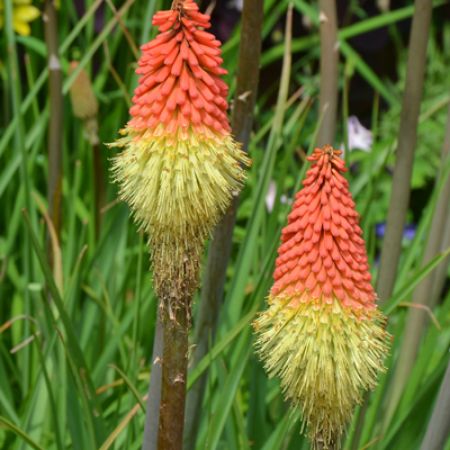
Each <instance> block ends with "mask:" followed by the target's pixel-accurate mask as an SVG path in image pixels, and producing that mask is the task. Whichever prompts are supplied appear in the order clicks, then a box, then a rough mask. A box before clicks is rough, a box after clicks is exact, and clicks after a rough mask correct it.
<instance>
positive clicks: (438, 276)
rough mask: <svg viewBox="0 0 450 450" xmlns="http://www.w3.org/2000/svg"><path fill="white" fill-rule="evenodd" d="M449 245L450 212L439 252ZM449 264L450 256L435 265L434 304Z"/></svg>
mask: <svg viewBox="0 0 450 450" xmlns="http://www.w3.org/2000/svg"><path fill="white" fill-rule="evenodd" d="M449 247H450V213H449V215H448V217H447V222H446V224H445V232H444V235H443V236H442V244H441V252H443V251H445V249H447V248H449ZM449 264H450V256H448V257H447V258H446V259H444V261H443V262H442V263H441V264H440V265H439V266H438V267H436V273H435V275H434V283H433V290H432V293H431V298H432V303H433V304H434V305H435V304H436V303H437V301H438V299H439V296H440V295H441V293H442V290H443V289H444V285H445V280H446V279H447V273H448V266H449Z"/></svg>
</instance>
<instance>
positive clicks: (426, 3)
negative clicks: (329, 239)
mask: <svg viewBox="0 0 450 450" xmlns="http://www.w3.org/2000/svg"><path fill="white" fill-rule="evenodd" d="M414 6H415V10H414V16H413V21H412V29H411V35H410V40H409V53H408V63H407V71H406V83H405V92H404V95H403V103H402V113H401V117H400V129H399V133H398V146H397V153H396V156H397V160H396V163H395V168H394V175H393V185H392V194H391V200H390V204H389V211H388V216H387V228H386V235H385V237H384V241H383V248H382V251H381V263H380V271H379V274H378V279H377V287H376V290H377V292H378V295H379V298H380V299H381V301H383V302H384V301H386V300H387V299H388V298H389V297H390V296H391V294H392V291H393V289H394V284H395V278H396V274H397V267H398V262H399V259H400V252H401V243H402V236H403V227H404V224H405V220H406V213H407V211H408V204H409V195H410V190H411V187H410V184H411V174H412V167H413V161H414V150H415V147H416V140H417V123H418V118H419V111H420V102H421V99H422V91H423V82H424V77H425V65H426V54H427V43H428V35H429V29H430V20H431V11H432V0H416V1H415V2H414Z"/></svg>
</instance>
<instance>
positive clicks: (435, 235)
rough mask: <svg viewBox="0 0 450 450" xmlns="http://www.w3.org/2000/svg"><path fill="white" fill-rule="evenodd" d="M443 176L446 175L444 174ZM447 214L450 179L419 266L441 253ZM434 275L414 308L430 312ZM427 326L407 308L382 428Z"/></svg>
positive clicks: (445, 152)
mask: <svg viewBox="0 0 450 450" xmlns="http://www.w3.org/2000/svg"><path fill="white" fill-rule="evenodd" d="M449 158H450V109H449V113H448V118H447V129H446V136H445V140H444V145H443V147H442V153H441V164H440V166H441V168H443V169H444V168H446V167H447V166H448V162H449ZM445 172H446V173H445ZM446 174H448V170H447V171H445V170H442V171H441V174H440V176H439V177H438V179H437V182H436V189H438V186H439V185H440V184H441V183H443V182H444V181H445V180H444V179H443V177H444V175H446ZM449 214H450V177H448V176H447V180H446V181H445V183H444V186H443V188H442V190H441V192H440V193H439V198H438V201H437V204H436V209H435V212H434V215H433V220H432V222H431V227H430V233H429V236H428V241H427V244H426V246H425V252H424V256H423V261H422V266H425V265H426V264H427V263H429V262H430V260H431V259H432V258H434V257H435V256H436V254H438V253H439V252H440V250H441V243H442V237H443V234H444V231H445V225H446V222H447V218H448V216H449ZM434 274H435V272H434V271H432V272H431V273H430V274H429V275H428V276H427V277H426V278H424V279H423V280H422V282H421V283H419V285H418V286H417V287H416V289H415V290H414V294H413V298H412V303H413V305H425V306H428V307H429V308H433V307H434V306H435V305H434V303H433V301H434V299H433V296H431V295H430V292H432V290H433V284H434V279H435V277H434ZM426 323H427V314H426V311H425V310H424V309H421V308H410V310H409V312H408V316H407V319H406V325H405V331H404V333H403V342H402V346H401V348H400V352H399V358H398V361H397V366H396V371H395V375H394V379H393V382H392V385H391V386H392V388H391V395H390V396H389V405H388V409H387V413H386V416H385V418H386V419H385V426H387V425H388V423H389V421H390V419H391V418H392V416H393V414H394V412H395V408H396V407H397V405H398V403H399V400H400V398H401V395H402V392H403V389H404V387H405V385H406V382H407V380H408V377H409V375H410V373H411V370H412V368H413V367H414V362H415V360H416V357H417V352H418V350H419V346H420V341H421V338H422V334H423V330H424V328H425V325H426Z"/></svg>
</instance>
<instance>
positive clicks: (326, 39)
mask: <svg viewBox="0 0 450 450" xmlns="http://www.w3.org/2000/svg"><path fill="white" fill-rule="evenodd" d="M319 8H320V94H319V114H320V116H322V117H323V118H322V123H321V125H320V128H319V132H318V135H317V145H318V146H323V145H325V144H332V143H333V141H334V136H335V132H336V112H337V100H338V78H339V71H338V55H339V49H338V45H337V44H338V38H337V18H336V2H335V1H334V0H320V1H319Z"/></svg>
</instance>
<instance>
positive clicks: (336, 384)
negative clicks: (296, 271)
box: [254, 298, 388, 448]
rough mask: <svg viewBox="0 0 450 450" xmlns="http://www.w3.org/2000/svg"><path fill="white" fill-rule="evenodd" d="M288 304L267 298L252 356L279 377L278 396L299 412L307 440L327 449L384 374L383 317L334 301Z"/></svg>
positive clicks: (386, 342) (281, 300)
mask: <svg viewBox="0 0 450 450" xmlns="http://www.w3.org/2000/svg"><path fill="white" fill-rule="evenodd" d="M290 301H291V299H279V298H271V299H270V300H269V302H270V307H269V309H268V310H267V311H265V312H263V313H262V314H261V315H260V316H259V318H258V319H257V320H256V322H255V324H254V325H255V328H256V330H257V334H258V338H257V344H256V345H257V348H258V352H259V353H260V355H261V358H262V360H263V362H264V366H265V368H266V370H267V371H268V373H269V375H270V376H279V377H280V379H281V387H282V390H283V393H284V394H285V396H286V397H287V398H288V399H290V400H291V401H292V403H293V406H294V407H299V408H300V409H301V411H302V414H303V420H304V423H305V424H306V426H307V429H308V434H309V436H310V438H311V439H312V441H313V442H319V441H322V442H323V445H324V447H323V448H333V447H332V446H334V445H336V446H339V439H340V436H341V435H342V432H343V431H344V427H345V426H346V425H347V423H348V422H349V420H350V418H351V415H352V413H353V408H354V406H355V404H357V403H360V402H361V398H362V392H363V391H364V390H367V389H373V388H374V387H375V385H376V380H377V374H378V372H379V371H380V370H382V371H384V370H385V368H384V366H383V359H384V357H385V355H386V353H387V351H388V334H387V333H386V331H385V330H384V321H385V318H384V316H383V315H382V314H381V313H380V312H379V311H378V310H377V309H376V308H374V309H372V310H369V311H364V312H360V311H354V310H352V309H350V308H346V307H343V306H341V304H340V303H339V301H338V300H336V299H335V301H334V303H333V304H331V305H326V304H320V303H319V302H314V303H312V302H310V303H297V304H296V306H290V305H288V304H289V303H290ZM287 305H288V306H287Z"/></svg>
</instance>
